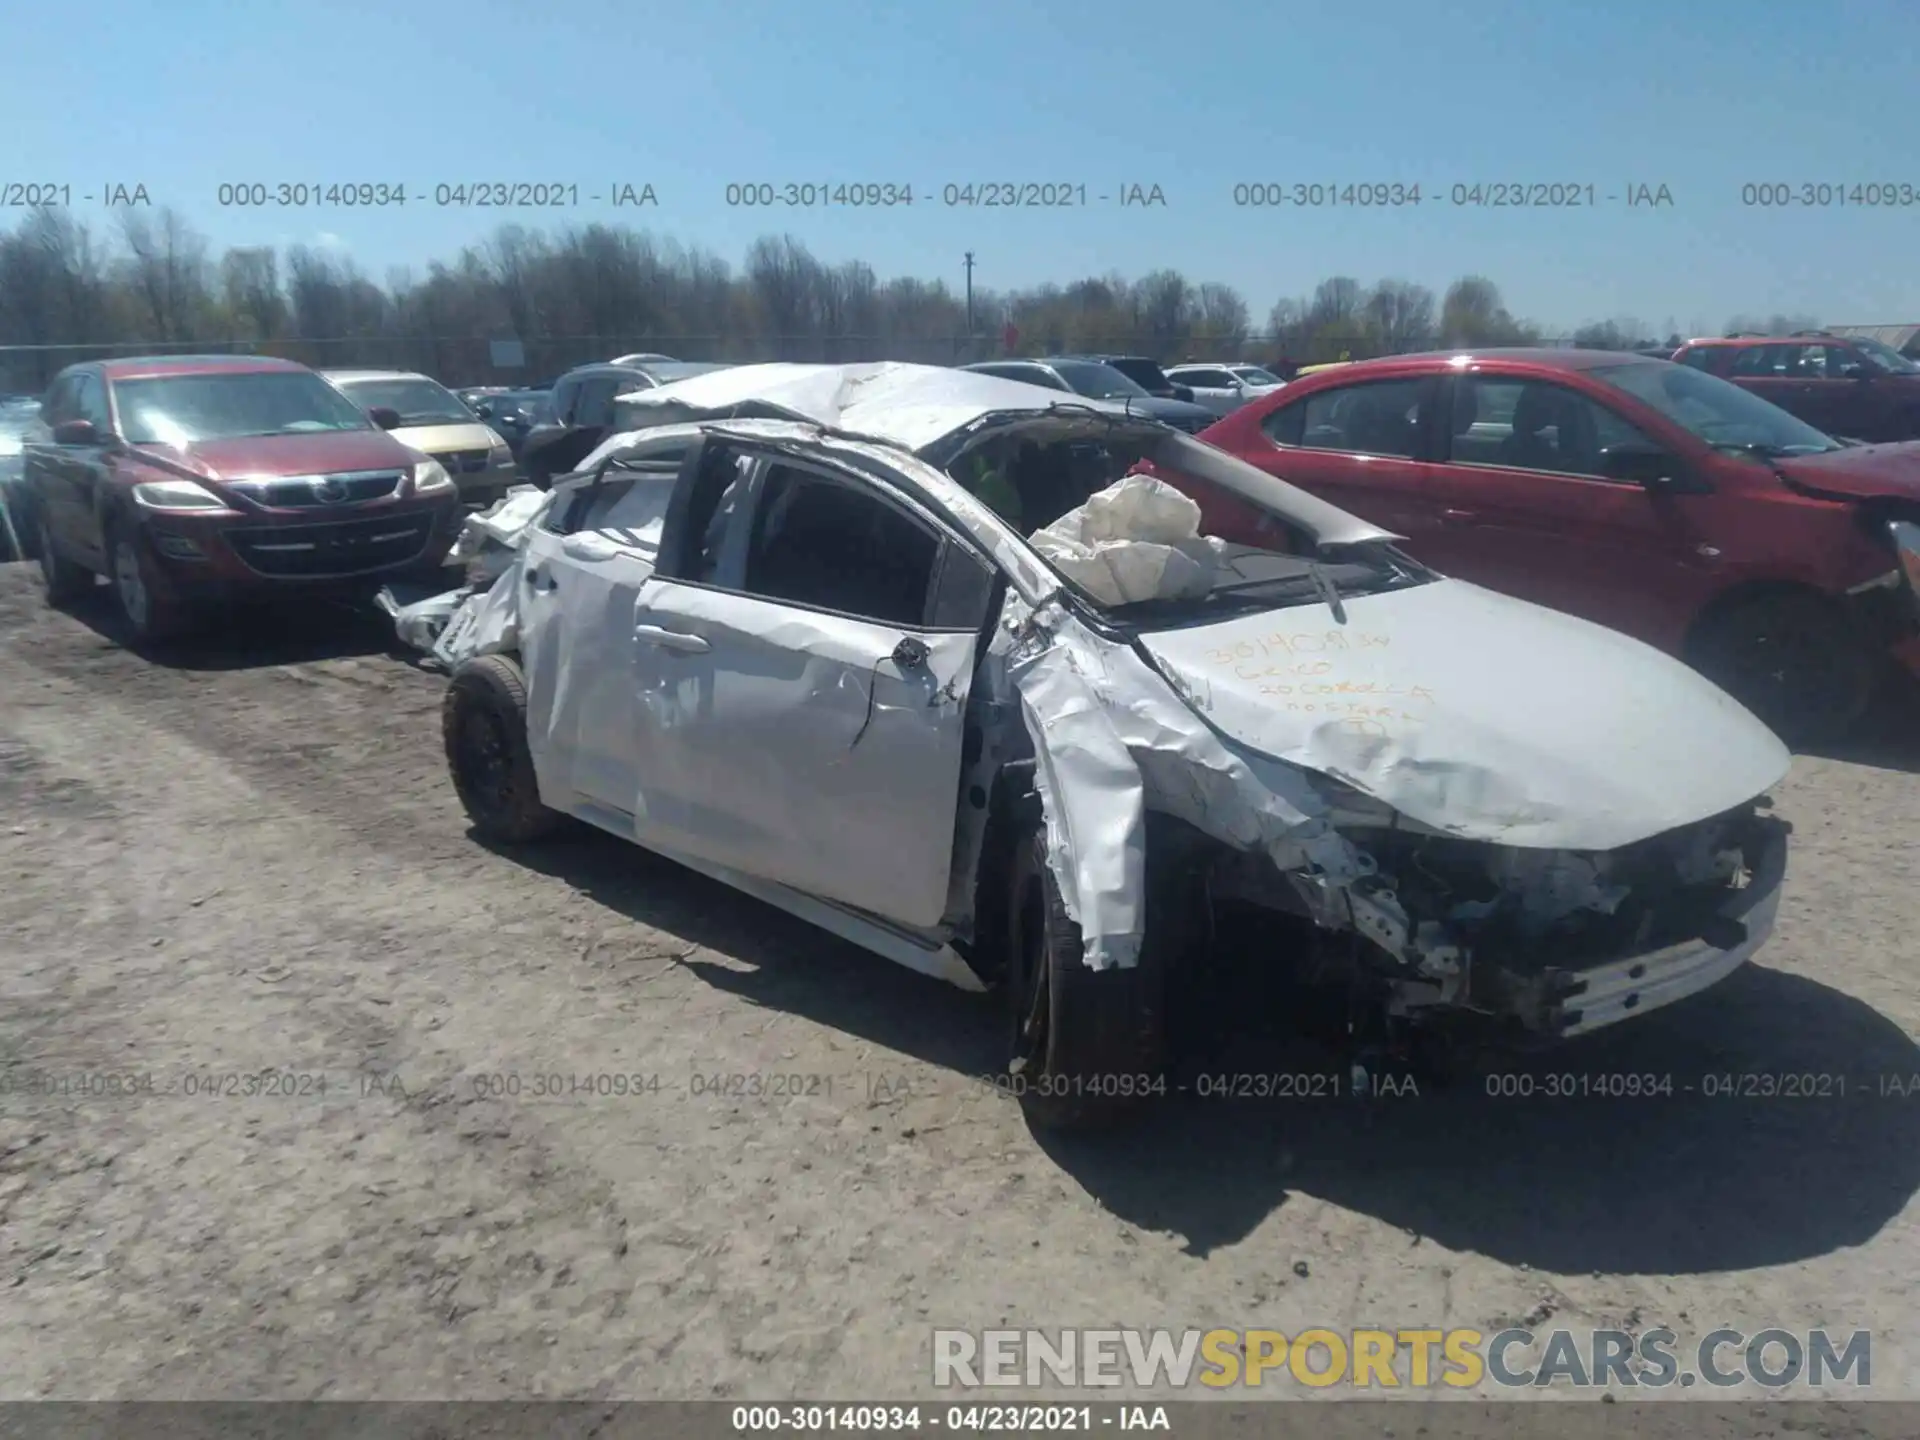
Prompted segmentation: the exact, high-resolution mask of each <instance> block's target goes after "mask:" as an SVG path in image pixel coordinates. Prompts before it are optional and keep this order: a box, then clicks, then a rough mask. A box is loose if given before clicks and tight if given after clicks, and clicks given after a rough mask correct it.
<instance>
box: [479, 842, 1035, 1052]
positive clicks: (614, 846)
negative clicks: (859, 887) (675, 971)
mask: <svg viewBox="0 0 1920 1440" xmlns="http://www.w3.org/2000/svg"><path fill="white" fill-rule="evenodd" d="M474 839H475V841H476V843H479V844H481V845H487V842H486V841H484V840H481V839H480V838H479V837H478V836H475V837H474ZM488 848H493V849H496V850H497V852H498V853H500V854H502V855H504V856H506V857H507V858H509V859H511V860H512V861H514V862H515V863H516V864H520V865H524V866H526V867H528V868H529V869H532V870H535V871H538V872H539V873H541V874H545V875H551V876H553V877H555V878H556V879H559V880H561V881H564V882H565V883H566V884H568V885H571V886H572V887H573V888H574V889H576V890H578V891H580V892H581V893H582V894H584V895H586V896H588V897H590V898H591V899H593V900H594V901H596V902H598V903H599V904H601V905H604V906H606V907H607V908H608V909H609V910H611V911H613V912H615V913H617V914H619V915H621V916H624V917H626V918H628V919H631V920H635V921H638V922H639V923H640V924H642V925H648V926H652V927H654V928H655V929H658V930H662V931H664V932H666V933H668V934H670V935H674V936H677V937H679V938H680V939H681V940H683V941H685V942H686V945H687V947H688V948H689V949H690V950H694V951H695V953H693V954H691V955H688V956H687V957H686V958H685V959H683V960H682V961H681V964H682V965H683V966H684V967H685V968H686V969H687V970H688V971H690V972H691V973H692V974H694V975H695V976H697V977H698V978H699V979H700V980H702V981H703V982H704V983H706V984H708V985H711V986H713V987H714V988H715V989H719V990H725V991H727V992H729V993H731V994H734V995H738V996H740V997H741V998H742V999H744V1000H746V1001H748V1002H749V1003H750V1004H754V1005H758V1006H762V1007H765V1008H767V1009H770V1010H780V1011H786V1012H789V1013H791V1014H795V1015H803V1016H805V1017H807V1018H808V1019H812V1020H817V1021H818V1022H819V1023H821V1024H823V1025H828V1026H831V1027H832V1028H834V1029H835V1030H839V1031H841V1032H843V1033H846V1034H848V1035H852V1036H856V1037H858V1038H860V1039H863V1040H867V1041H870V1042H872V1043H873V1044H875V1045H879V1046H884V1047H887V1048H889V1049H892V1050H896V1051H899V1052H901V1053H903V1054H907V1055H912V1056H914V1057H916V1058H918V1059H921V1060H923V1061H925V1062H927V1063H928V1064H931V1065H936V1066H940V1067H942V1068H944V1069H947V1070H951V1071H953V1072H954V1073H955V1074H956V1075H958V1076H971V1075H981V1074H986V1073H989V1072H992V1071H994V1070H996V1069H997V1068H998V1067H999V1066H1000V1064H1001V1063H1003V1060H1004V1057H1003V1056H1002V1055H1001V1053H1000V1051H999V1049H998V1048H997V1046H998V1041H999V1039H1000V1032H999V1029H998V1024H999V1017H1000V1010H999V1008H998V1005H999V1002H998V997H996V996H982V995H971V994H968V993H967V992H965V991H962V990H958V989H955V988H954V987H952V986H950V985H947V984H945V983H943V982H941V981H937V980H931V979H928V978H927V977H925V976H922V975H916V974H914V973H913V972H912V971H910V970H906V969H904V968H902V967H901V966H898V965H895V964H892V963H891V962H889V961H886V960H882V959H880V958H879V957H878V956H876V955H872V954H870V953H869V952H867V951H865V950H862V949H860V948H859V947H858V946H856V945H852V944H849V943H848V942H847V941H844V940H841V939H839V938H838V937H837V936H834V935H830V934H828V933H827V932H826V931H824V930H821V929H820V928H819V927H817V926H814V925H810V924H808V923H806V922H805V921H803V920H798V919H795V918H794V917H793V916H791V915H788V914H787V913H786V912H785V911H783V910H777V909H775V908H774V907H773V906H771V905H767V904H764V903H762V902H761V901H758V900H755V899H753V898H751V897H750V896H746V895H743V894H741V893H740V892H739V891H737V890H734V889H732V888H731V887H729V886H726V885H722V884H721V883H720V882H719V881H717V880H710V879H708V878H707V877H706V876H704V875H701V874H698V873H696V872H694V871H692V870H689V869H687V868H686V867H685V866H682V865H678V864H675V863H674V862H673V861H671V860H666V859H663V858H661V857H660V856H657V855H653V854H650V853H649V852H647V851H645V850H642V849H639V848H638V847H636V846H634V845H630V844H628V843H626V842H625V841H622V840H618V839H616V838H615V837H613V836H611V835H606V834H603V833H601V832H600V831H597V830H594V829H592V828H590V827H588V826H585V825H577V826H576V825H569V826H568V827H567V829H566V831H565V832H564V833H563V834H562V835H557V836H555V837H553V838H552V839H550V840H547V841H544V842H542V843H541V844H539V845H531V846H525V847H516V848H513V849H507V848H503V847H493V846H488ZM699 951H711V952H714V953H713V955H712V956H707V955H702V954H700V953H698V952H699ZM720 957H724V958H720Z"/></svg>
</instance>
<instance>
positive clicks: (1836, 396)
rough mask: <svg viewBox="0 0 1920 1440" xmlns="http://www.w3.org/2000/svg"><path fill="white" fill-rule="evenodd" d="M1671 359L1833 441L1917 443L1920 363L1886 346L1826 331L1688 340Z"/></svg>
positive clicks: (1919, 420)
mask: <svg viewBox="0 0 1920 1440" xmlns="http://www.w3.org/2000/svg"><path fill="white" fill-rule="evenodd" d="M1673 358H1674V359H1675V360H1677V361H1679V362H1680V364H1682V365H1691V366H1693V367H1694V369H1696V370H1704V371H1706V372H1707V373H1708V374H1709V375H1718V376H1719V377H1720V378H1721V379H1723V380H1731V381H1732V382H1733V383H1734V384H1736V385H1738V386H1739V387H1740V388H1741V389H1742V390H1751V391H1752V392H1753V393H1754V394H1756V395H1758V396H1759V397H1760V398H1761V399H1763V400H1771V401H1772V402H1773V403H1774V404H1776V405H1778V406H1779V407H1780V408H1781V409H1782V410H1786V411H1789V412H1791V413H1792V414H1795V415H1798V416H1799V417H1800V418H1801V419H1802V420H1804V421H1806V422H1807V423H1808V424H1809V425H1817V426H1819V427H1820V428H1821V429H1822V430H1825V431H1827V432H1828V433H1829V434H1833V435H1845V436H1848V437H1850V438H1852V439H1855V440H1920V365H1916V364H1915V363H1914V362H1913V361H1912V360H1909V359H1908V358H1907V357H1906V356H1905V355H1902V354H1901V353H1900V352H1899V351H1898V350H1896V349H1894V348H1893V347H1892V346H1891V345H1887V344H1884V343H1882V342H1881V341H1879V340H1869V339H1865V338H1864V337H1855V336H1850V335H1830V334H1828V333H1827V332H1826V331H1824V330H1813V331H1802V332H1801V333H1800V334H1797V335H1733V336H1729V337H1728V338H1727V339H1724V340H1689V341H1688V342H1687V343H1686V344H1684V345H1682V346H1681V347H1680V348H1679V349H1678V350H1676V351H1674V353H1673Z"/></svg>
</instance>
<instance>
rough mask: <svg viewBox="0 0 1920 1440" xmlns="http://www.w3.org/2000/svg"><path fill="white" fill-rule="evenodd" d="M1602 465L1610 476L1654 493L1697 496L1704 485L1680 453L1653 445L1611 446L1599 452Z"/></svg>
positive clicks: (1602, 468)
mask: <svg viewBox="0 0 1920 1440" xmlns="http://www.w3.org/2000/svg"><path fill="white" fill-rule="evenodd" d="M1600 466H1601V470H1602V471H1603V472H1604V473H1605V475H1606V476H1607V478H1608V479H1610V480H1626V481H1631V482H1632V483H1633V484H1635V485H1641V486H1644V487H1645V488H1646V489H1647V491H1648V492H1649V493H1651V494H1654V495H1697V494H1699V493H1700V492H1701V490H1702V488H1703V487H1702V486H1701V485H1700V483H1699V482H1698V481H1697V480H1695V479H1694V478H1693V476H1692V474H1691V473H1689V471H1688V470H1687V468H1686V466H1684V465H1683V464H1681V462H1680V460H1679V458H1678V457H1677V456H1674V455H1672V454H1670V453H1669V452H1667V451H1665V450H1661V449H1657V448H1653V447H1650V446H1641V445H1610V446H1608V447H1607V448H1606V449H1604V450H1602V451H1601V452H1600Z"/></svg>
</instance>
